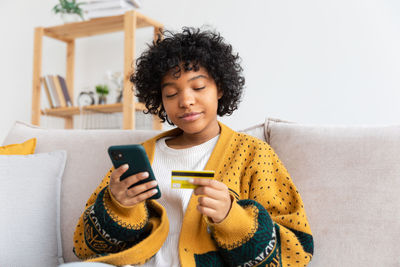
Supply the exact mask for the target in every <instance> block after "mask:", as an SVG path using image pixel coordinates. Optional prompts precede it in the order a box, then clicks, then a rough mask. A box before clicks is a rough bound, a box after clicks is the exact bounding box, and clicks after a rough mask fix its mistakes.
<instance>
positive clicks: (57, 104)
mask: <svg viewBox="0 0 400 267" xmlns="http://www.w3.org/2000/svg"><path fill="white" fill-rule="evenodd" d="M44 79H45V82H46V84H47V87H48V88H49V91H50V94H51V95H52V100H53V106H54V107H55V108H58V107H60V106H61V104H60V99H59V97H58V95H57V91H56V87H55V85H54V81H53V77H52V75H46V76H45V77H44Z"/></svg>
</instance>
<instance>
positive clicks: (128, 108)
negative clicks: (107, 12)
mask: <svg viewBox="0 0 400 267" xmlns="http://www.w3.org/2000/svg"><path fill="white" fill-rule="evenodd" d="M143 27H152V28H153V40H156V39H157V38H158V36H159V34H160V32H162V30H163V25H162V24H161V23H159V22H157V21H155V20H153V19H151V18H149V17H147V16H145V15H143V14H140V13H138V12H137V11H135V10H130V11H127V12H125V14H123V15H119V16H111V17H103V18H96V19H92V20H89V21H82V22H75V23H68V24H64V25H58V26H53V27H36V28H35V38H34V53H33V82H32V85H33V86H32V124H34V125H40V116H42V115H47V116H55V117H61V118H63V119H64V120H65V128H66V129H72V128H73V126H74V124H73V118H74V117H73V116H74V115H79V114H80V113H82V111H93V112H101V113H114V112H122V115H123V123H122V127H123V129H135V111H137V110H144V105H143V104H142V103H136V101H135V99H134V94H132V83H131V82H130V80H129V77H130V74H131V73H133V72H134V62H135V49H136V44H135V35H136V29H138V28H143ZM117 31H122V32H123V33H124V82H123V95H124V98H123V100H122V101H123V103H118V104H109V105H92V106H85V107H82V108H81V109H80V108H79V107H64V108H55V109H44V110H43V109H41V103H40V101H41V97H40V95H41V76H42V57H43V51H42V49H43V39H44V38H43V37H44V36H46V37H50V38H53V39H56V40H59V41H62V42H65V43H66V46H67V47H66V48H67V49H66V50H67V51H66V52H67V53H66V59H67V60H66V61H67V62H66V63H67V64H66V75H65V80H66V83H67V87H68V92H69V95H70V97H71V99H74V72H75V68H74V66H75V50H76V49H75V39H76V38H81V37H89V36H94V35H99V34H106V33H112V32H117ZM153 129H157V130H160V129H162V124H161V121H160V118H158V116H156V115H153Z"/></svg>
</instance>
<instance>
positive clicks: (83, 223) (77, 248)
mask: <svg viewBox="0 0 400 267" xmlns="http://www.w3.org/2000/svg"><path fill="white" fill-rule="evenodd" d="M113 169H114V168H111V169H110V171H109V172H108V173H107V174H106V176H105V177H104V179H103V181H102V182H101V184H100V185H99V187H98V188H97V189H96V190H95V192H94V193H93V194H92V195H91V196H90V198H89V200H88V201H87V203H86V208H85V210H84V212H83V214H82V215H81V216H80V218H79V221H78V223H77V226H76V229H75V233H74V253H75V255H76V256H77V257H78V258H80V259H82V260H89V261H101V262H106V263H110V264H115V265H125V264H141V263H144V262H145V261H147V260H148V259H150V258H151V257H152V256H153V255H154V254H155V253H156V252H157V251H158V250H159V249H160V248H161V246H162V244H163V243H164V240H165V238H166V235H167V234H168V221H167V219H166V215H165V210H164V209H163V208H162V206H161V205H159V204H158V203H157V202H156V201H154V200H150V201H146V202H142V203H140V204H137V205H135V206H133V207H127V206H123V205H121V204H119V203H118V202H117V201H116V200H115V199H114V197H113V196H112V194H111V192H110V189H109V182H110V176H111V173H112V171H113ZM153 235H157V238H154V237H153ZM154 239H156V240H157V241H156V242H154ZM143 246H150V247H147V249H146V250H143V248H142V247H143Z"/></svg>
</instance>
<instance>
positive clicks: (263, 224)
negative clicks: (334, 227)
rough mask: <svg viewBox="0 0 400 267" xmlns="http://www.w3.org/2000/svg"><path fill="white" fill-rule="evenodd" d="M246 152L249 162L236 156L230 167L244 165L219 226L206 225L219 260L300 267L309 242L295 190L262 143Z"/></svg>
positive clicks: (310, 251)
mask: <svg viewBox="0 0 400 267" xmlns="http://www.w3.org/2000/svg"><path fill="white" fill-rule="evenodd" d="M258 141H259V140H258ZM258 141H257V142H258ZM248 147H249V148H250V146H248ZM238 151H239V152H240V150H239V149H238ZM249 151H250V152H249ZM239 152H238V153H239ZM247 152H249V154H250V156H249V157H247V158H246V159H245V162H248V163H249V164H247V165H245V164H243V157H242V159H241V160H242V161H241V162H240V160H239V158H237V160H235V162H238V163H237V165H238V166H236V165H235V164H232V165H234V166H231V167H233V168H232V169H238V170H239V169H241V168H240V167H239V165H245V166H246V167H244V168H242V169H241V172H242V176H241V188H240V192H239V193H236V192H234V193H235V194H236V197H237V200H236V201H234V203H233V204H232V208H231V210H230V212H229V214H228V216H227V217H226V218H225V219H224V220H223V221H222V222H221V223H219V224H209V227H210V228H211V235H212V237H213V239H214V240H215V241H216V244H217V246H218V248H219V251H220V254H221V255H222V258H223V261H225V262H226V263H228V264H229V266H306V265H307V264H308V263H309V262H310V260H311V257H312V255H313V238H312V233H311V230H310V227H309V224H308V221H307V217H306V214H305V210H304V206H303V202H302V199H301V197H300V195H299V192H298V191H297V190H296V187H295V185H294V184H293V182H292V180H291V178H290V176H289V174H288V172H287V170H286V168H285V167H284V165H283V164H282V162H281V161H280V160H279V158H278V156H277V155H276V154H275V152H274V151H273V149H272V148H271V147H270V146H269V145H268V144H266V143H263V142H261V143H258V146H254V149H250V150H249V149H248V150H247ZM249 154H247V155H249ZM231 191H232V190H231Z"/></svg>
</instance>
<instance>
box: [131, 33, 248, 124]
mask: <svg viewBox="0 0 400 267" xmlns="http://www.w3.org/2000/svg"><path fill="white" fill-rule="evenodd" d="M162 34H163V36H160V35H159V36H158V38H157V40H156V41H154V42H153V43H152V44H150V45H149V47H148V49H147V50H146V51H145V52H144V53H143V54H142V55H141V56H140V57H139V58H138V59H137V61H136V71H135V72H134V73H133V74H132V75H131V77H130V81H131V82H132V83H133V84H134V85H135V87H136V96H137V97H138V99H139V101H140V102H143V103H144V104H145V106H146V109H147V111H145V113H151V114H154V115H158V116H159V117H160V119H161V120H162V122H165V121H167V122H168V123H169V124H171V125H173V123H172V122H171V121H170V120H169V119H168V116H167V114H166V112H165V109H164V107H163V104H162V97H161V82H162V79H163V77H164V76H165V75H166V74H167V72H168V71H170V70H171V69H174V70H176V72H174V75H175V76H176V77H179V76H180V73H181V68H183V69H184V71H191V70H194V71H198V70H199V67H200V66H201V67H203V68H205V69H206V70H207V72H208V73H209V75H211V77H212V78H213V79H214V81H215V83H216V85H217V88H218V90H222V92H223V96H222V97H221V99H219V100H218V110H217V114H218V115H219V116H223V115H231V114H232V113H233V111H234V110H236V109H237V108H238V104H239V102H240V99H241V95H242V91H243V87H244V83H245V79H244V77H243V75H242V71H243V69H242V67H241V66H240V57H239V55H238V54H234V53H233V52H232V46H231V45H229V44H227V43H225V41H224V38H223V37H222V36H221V35H220V34H219V33H215V32H213V31H210V30H203V31H202V30H201V29H199V28H189V27H184V28H183V30H182V33H173V32H171V31H164V32H163V33H162Z"/></svg>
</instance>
